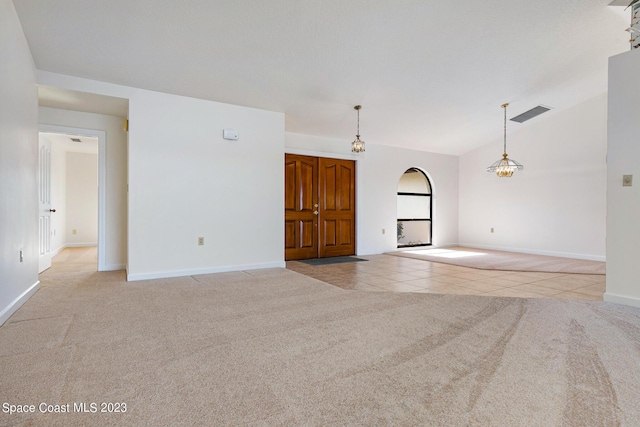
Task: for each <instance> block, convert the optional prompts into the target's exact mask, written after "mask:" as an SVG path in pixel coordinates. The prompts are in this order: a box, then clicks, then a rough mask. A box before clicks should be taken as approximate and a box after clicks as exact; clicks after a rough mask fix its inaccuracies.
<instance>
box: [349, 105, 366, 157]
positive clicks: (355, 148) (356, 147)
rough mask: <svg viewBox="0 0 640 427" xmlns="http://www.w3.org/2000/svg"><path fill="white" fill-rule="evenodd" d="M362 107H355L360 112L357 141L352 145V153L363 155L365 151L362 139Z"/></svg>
mask: <svg viewBox="0 0 640 427" xmlns="http://www.w3.org/2000/svg"><path fill="white" fill-rule="evenodd" d="M361 108H362V105H356V106H355V107H353V109H354V110H356V111H357V112H358V133H357V134H356V139H355V140H354V141H353V142H352V143H351V151H352V152H354V153H362V152H363V151H364V141H362V140H361V139H360V109H361Z"/></svg>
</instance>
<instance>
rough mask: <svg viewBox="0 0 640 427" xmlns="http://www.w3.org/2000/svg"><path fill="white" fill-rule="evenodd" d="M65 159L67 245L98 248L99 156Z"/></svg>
mask: <svg viewBox="0 0 640 427" xmlns="http://www.w3.org/2000/svg"><path fill="white" fill-rule="evenodd" d="M66 157H67V161H66V163H67V164H66V166H67V173H66V190H67V191H66V194H67V203H66V212H65V218H66V227H65V228H66V234H65V237H66V244H67V246H97V244H98V156H97V155H96V154H90V153H73V152H68V153H66ZM74 231H75V233H74Z"/></svg>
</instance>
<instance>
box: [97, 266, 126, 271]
mask: <svg viewBox="0 0 640 427" xmlns="http://www.w3.org/2000/svg"><path fill="white" fill-rule="evenodd" d="M117 270H126V265H125V264H107V265H105V266H104V270H101V271H117Z"/></svg>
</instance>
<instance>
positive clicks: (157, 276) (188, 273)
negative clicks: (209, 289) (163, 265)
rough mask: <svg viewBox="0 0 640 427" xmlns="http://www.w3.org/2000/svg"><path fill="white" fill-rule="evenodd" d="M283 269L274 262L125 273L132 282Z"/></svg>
mask: <svg viewBox="0 0 640 427" xmlns="http://www.w3.org/2000/svg"><path fill="white" fill-rule="evenodd" d="M285 267H286V263H285V262H284V261H276V262H265V263H260V264H245V265H228V266H224V267H211V268H197V269H193V270H172V271H161V272H157V273H139V274H130V273H129V272H128V271H127V281H129V282H134V281H136V280H149V279H165V278H169V277H183V276H196V275H198V274H211V273H227V272H229V271H245V270H260V269H265V268H285Z"/></svg>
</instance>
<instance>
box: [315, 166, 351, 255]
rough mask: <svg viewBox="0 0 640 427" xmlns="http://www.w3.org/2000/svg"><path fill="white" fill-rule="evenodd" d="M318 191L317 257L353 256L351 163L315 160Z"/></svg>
mask: <svg viewBox="0 0 640 427" xmlns="http://www.w3.org/2000/svg"><path fill="white" fill-rule="evenodd" d="M318 163H319V164H318V171H319V173H320V176H319V178H318V182H319V186H320V187H319V190H320V200H321V201H320V210H319V217H320V218H319V225H318V227H319V228H320V231H319V236H320V241H319V249H318V256H319V257H321V258H324V257H332V256H346V255H353V254H355V252H356V247H355V233H356V229H355V162H354V161H352V160H339V159H326V158H320V159H319V160H318Z"/></svg>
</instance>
